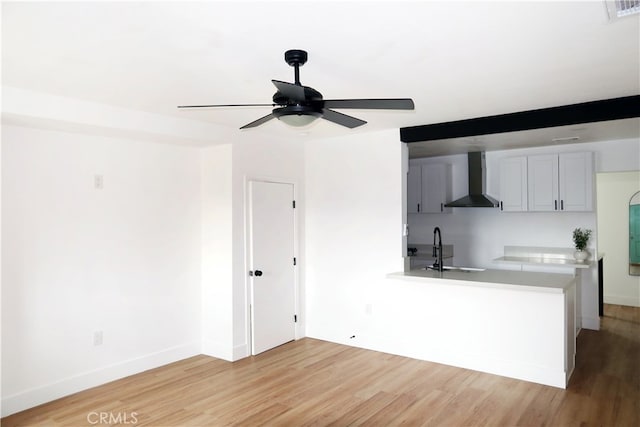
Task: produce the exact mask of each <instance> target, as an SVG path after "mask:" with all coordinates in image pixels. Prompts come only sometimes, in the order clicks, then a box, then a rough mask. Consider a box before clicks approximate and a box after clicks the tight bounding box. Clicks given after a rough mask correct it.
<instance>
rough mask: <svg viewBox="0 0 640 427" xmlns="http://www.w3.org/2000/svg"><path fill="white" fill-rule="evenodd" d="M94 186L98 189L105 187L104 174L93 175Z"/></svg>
mask: <svg viewBox="0 0 640 427" xmlns="http://www.w3.org/2000/svg"><path fill="white" fill-rule="evenodd" d="M93 186H94V187H95V188H96V190H102V189H103V188H104V177H103V176H102V175H95V176H94V177H93Z"/></svg>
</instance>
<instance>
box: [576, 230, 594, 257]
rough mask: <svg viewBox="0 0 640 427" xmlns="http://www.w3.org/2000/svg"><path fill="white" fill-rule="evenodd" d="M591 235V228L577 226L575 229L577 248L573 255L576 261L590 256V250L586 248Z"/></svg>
mask: <svg viewBox="0 0 640 427" xmlns="http://www.w3.org/2000/svg"><path fill="white" fill-rule="evenodd" d="M590 237H591V230H589V229H585V230H583V229H581V228H576V229H575V230H573V245H574V246H575V248H576V251H575V252H574V253H573V256H574V258H575V259H576V261H578V262H584V260H586V259H587V258H589V252H588V251H587V250H586V248H587V243H588V242H589V238H590Z"/></svg>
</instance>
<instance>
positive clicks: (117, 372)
mask: <svg viewBox="0 0 640 427" xmlns="http://www.w3.org/2000/svg"><path fill="white" fill-rule="evenodd" d="M198 354H200V343H199V342H197V343H189V344H184V345H180V346H176V347H172V348H168V349H165V350H162V351H159V352H156V353H152V354H148V355H145V356H141V357H137V358H135V359H130V360H125V361H123V362H120V363H115V364H112V365H108V366H104V367H102V368H99V369H95V370H93V371H89V372H83V373H80V374H77V375H74V376H72V377H69V378H66V379H63V380H61V381H58V382H55V383H53V384H47V385H44V386H41V387H37V388H32V389H30V390H26V391H23V392H20V393H16V394H13V395H11V396H6V397H5V396H3V398H2V416H3V417H6V416H8V415H11V414H14V413H16V412H20V411H24V410H25V409H29V408H33V407H34V406H37V405H41V404H43V403H47V402H51V401H52V400H56V399H59V398H61V397H64V396H68V395H70V394H73V393H77V392H79V391H82V390H86V389H88V388H92V387H96V386H99V385H102V384H105V383H108V382H110V381H114V380H117V379H120V378H124V377H127V376H130V375H133V374H137V373H140V372H143V371H147V370H149V369H153V368H157V367H158V366H162V365H166V364H169V363H173V362H176V361H178V360H182V359H186V358H188V357H192V356H196V355H198Z"/></svg>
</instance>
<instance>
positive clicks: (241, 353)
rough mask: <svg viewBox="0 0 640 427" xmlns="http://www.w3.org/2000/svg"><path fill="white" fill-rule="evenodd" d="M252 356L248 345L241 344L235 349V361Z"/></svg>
mask: <svg viewBox="0 0 640 427" xmlns="http://www.w3.org/2000/svg"><path fill="white" fill-rule="evenodd" d="M249 356H251V352H250V351H249V345H248V344H246V343H245V344H241V345H237V346H235V347H233V359H232V360H233V361H234V362H235V361H236V360H240V359H244V358H245V357H249Z"/></svg>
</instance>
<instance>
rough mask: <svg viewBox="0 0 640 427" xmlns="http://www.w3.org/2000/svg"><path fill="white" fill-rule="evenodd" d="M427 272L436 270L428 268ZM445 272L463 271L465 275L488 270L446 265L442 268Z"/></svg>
mask: <svg viewBox="0 0 640 427" xmlns="http://www.w3.org/2000/svg"><path fill="white" fill-rule="evenodd" d="M426 269H427V270H436V269H435V268H433V267H432V266H429V267H427V268H426ZM442 269H443V270H444V271H462V272H465V273H471V272H472V271H485V270H486V268H477V267H455V266H452V265H445V266H444V267H442Z"/></svg>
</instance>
